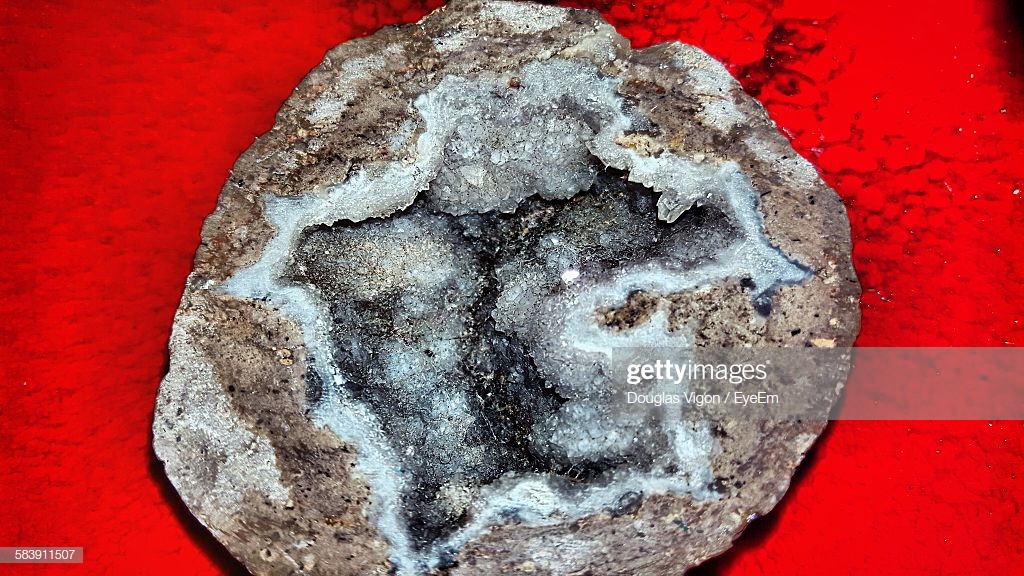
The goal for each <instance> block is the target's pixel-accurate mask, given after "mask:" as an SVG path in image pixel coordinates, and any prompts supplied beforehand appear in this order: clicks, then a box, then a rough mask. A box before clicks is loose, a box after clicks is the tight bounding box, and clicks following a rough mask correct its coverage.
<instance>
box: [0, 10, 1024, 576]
mask: <svg viewBox="0 0 1024 576" xmlns="http://www.w3.org/2000/svg"><path fill="white" fill-rule="evenodd" d="M576 4H577V5H584V4H585V5H588V6H592V7H597V8H599V9H601V11H602V12H603V13H604V14H605V15H606V17H608V18H609V20H610V21H611V22H612V23H613V24H615V25H616V26H617V27H618V28H619V29H620V30H621V31H622V32H623V33H624V34H625V35H627V36H628V37H630V38H631V40H632V41H633V42H634V45H635V46H646V45H649V44H652V43H656V42H660V41H669V40H680V41H684V42H690V43H693V44H696V45H698V46H701V47H703V48H704V49H705V50H707V51H708V52H710V53H711V54H712V55H714V56H715V57H717V58H719V59H721V60H722V61H723V62H725V63H726V65H727V67H728V68H729V70H730V71H731V72H732V73H733V74H734V75H735V76H736V77H737V78H739V80H740V81H741V82H742V83H743V84H744V86H745V87H746V89H747V90H749V91H750V92H751V93H752V94H755V95H756V96H757V97H758V98H759V99H760V100H761V101H762V102H764V103H765V105H766V107H767V108H768V110H769V112H770V114H771V116H772V118H773V119H775V120H776V122H777V123H778V124H779V127H780V129H781V130H782V131H783V132H784V133H785V134H786V135H787V136H789V138H790V139H791V140H792V142H793V145H794V147H795V148H796V149H797V151H799V152H800V153H801V154H803V155H804V156H805V157H807V158H809V159H810V160H811V161H812V162H813V163H814V164H815V165H817V166H818V167H819V168H820V170H821V173H822V176H823V178H824V179H825V180H826V181H827V182H829V184H830V185H832V186H833V187H834V188H835V189H836V190H837V192H839V194H840V195H841V196H842V197H843V199H844V201H845V202H846V205H847V206H848V208H849V213H850V219H851V224H852V229H853V236H854V242H855V246H854V256H855V264H856V266H857V269H858V272H859V274H860V278H861V282H862V284H863V286H864V289H865V293H864V297H863V300H862V307H863V311H864V323H863V330H862V334H861V337H860V339H859V341H858V343H859V344H860V345H866V346H890V345H902V346H907V345H915V346H950V345H956V346H1003V345H1011V346H1018V345H1021V344H1024V333H1022V330H1024V327H1022V326H1021V324H1020V322H1021V320H1022V318H1021V316H1022V312H1024V295H1022V291H1021V285H1022V284H1024V254H1022V250H1021V248H1022V241H1021V237H1020V234H1021V230H1022V229H1024V227H1022V224H1024V204H1022V203H1024V192H1020V190H1022V189H1024V156H1022V152H1021V150H1022V149H1024V99H1022V94H1024V81H1022V79H1021V73H1022V71H1024V66H1022V62H1024V58H1022V56H1024V45H1022V42H1021V36H1020V34H1019V31H1017V30H1016V29H1014V28H1013V25H1014V22H1016V20H1015V19H1014V18H1013V17H1012V14H1011V13H1010V12H1009V11H1008V9H1007V6H1005V5H1003V4H1000V3H998V2H993V1H982V0H975V1H966V2H963V1H959V0H942V1H938V2H933V3H929V4H927V5H924V4H915V3H886V2H882V1H881V0H866V1H864V2H854V3H850V2H838V1H836V0H828V1H817V2H810V1H790V0H771V1H767V0H766V1H749V2H728V3H714V2H710V1H704V2H671V3H654V2H635V3H629V2H616V1H602V2H590V3H587V2H577V3H576ZM437 5H439V3H438V2H432V3H431V4H430V5H429V6H424V5H423V4H422V3H420V2H413V1H411V0H398V1H395V2H391V3H388V4H384V3H379V2H364V3H359V4H358V5H351V6H350V5H343V4H342V3H330V2H312V3H306V4H295V3H288V4H286V3H271V4H270V5H266V6H256V5H252V4H251V3H241V2H228V1H224V2H212V3H204V4H202V5H199V6H197V5H194V4H186V3H176V2H171V3H166V4H159V5H155V4H154V5H146V6H126V5H114V4H107V5H104V4H102V3H101V4H95V5H90V6H82V5H79V6H73V5H70V6H55V5H47V4H40V3H34V2H14V3H6V4H5V5H3V6H2V7H0V47H2V51H0V54H2V56H0V58H2V64H3V66H2V68H0V70H2V72H0V74H2V75H3V82H0V104H2V110H3V117H2V120H0V122H2V124H0V125H2V126H3V133H4V138H3V141H2V142H0V154H2V156H0V160H2V162H0V171H2V174H3V176H4V178H3V182H4V184H5V189H4V192H3V195H2V197H0V203H2V204H0V208H2V210H0V218H2V228H0V246H2V247H3V248H2V250H3V256H4V258H3V261H4V265H3V267H0V290H2V292H0V294H2V295H3V301H2V304H0V345H2V347H0V350H2V351H0V354H2V358H0V360H2V362H0V378H2V380H0V454H2V457H0V501H2V502H3V506H4V509H3V514H4V515H3V517H2V518H3V520H2V521H0V546H7V545H32V546H44V545H45V546H63V545H67V546H85V564H83V565H82V566H79V567H77V568H73V569H74V570H76V571H78V572H83V573H136V572H140V571H142V572H147V573H160V572H168V573H182V574H216V573H227V572H231V571H236V570H238V569H239V567H238V565H237V563H235V562H234V561H233V560H231V558H230V556H228V555H227V554H226V553H225V552H224V551H223V549H222V548H220V546H219V545H218V544H217V543H216V542H215V541H213V540H212V538H210V537H209V536H208V535H207V534H206V533H205V531H204V529H203V528H202V527H201V526H199V524H198V522H196V521H195V520H194V519H192V518H191V517H190V516H189V515H188V513H187V511H186V510H185V508H184V506H183V505H182V504H181V503H180V502H179V501H178V500H177V498H176V497H175V495H174V492H173V489H171V488H170V486H169V485H168V483H167V482H166V480H164V479H163V476H162V473H161V471H160V467H159V464H158V463H156V462H155V461H154V458H153V456H152V452H151V449H150V447H149V446H150V440H151V437H150V432H149V426H150V420H151V418H152V403H153V399H154V397H155V392H156V387H157V384H158V382H159V379H160V377H161V376H162V374H163V372H164V371H165V370H166V343H167V338H168V337H169V331H170V325H171V321H172V316H173V311H174V308H175V307H176V305H177V300H178V297H179V296H180V291H181V288H182V286H183V282H184V278H185V276H186V275H187V273H188V270H189V267H190V260H191V257H192V253H193V251H194V250H195V247H196V245H197V243H198V232H199V227H200V224H201V222H202V219H203V218H204V217H205V215H206V214H208V213H209V212H210V211H211V210H212V208H213V206H214V203H215V200H216V196H217V193H218V192H219V189H220V186H221V184H222V183H223V180H224V179H225V178H226V177H227V174H228V169H229V167H230V166H231V165H232V163H233V162H234V159H235V158H236V157H237V155H238V154H239V153H240V152H241V151H242V150H244V149H245V148H246V147H247V146H248V145H249V144H250V143H251V142H252V139H253V138H254V137H255V136H257V135H258V134H260V133H262V132H263V131H265V130H267V129H269V128H270V126H271V123H272V121H273V114H274V112H275V111H276V110H277V108H278V107H279V105H280V103H281V102H282V101H283V100H284V98H285V97H287V95H288V94H289V92H290V90H291V88H292V87H293V86H295V85H296V84H297V83H298V81H299V80H300V79H301V78H302V76H303V75H304V74H305V73H306V72H307V71H308V70H309V68H310V67H312V66H313V65H314V64H315V63H317V62H318V61H319V60H320V58H321V57H322V56H323V54H324V52H325V51H326V50H327V49H328V48H330V47H331V46H333V45H335V44H337V43H338V42H341V41H343V40H345V39H348V38H352V37H355V36H360V35H365V34H367V33H370V32H372V31H373V30H374V29H376V28H377V27H379V26H380V25H383V24H393V23H401V22H412V21H414V20H416V19H417V18H419V17H420V16H421V15H423V14H424V13H425V12H426V11H427V10H428V9H429V8H430V7H436V6H437ZM1022 439H1024V426H1022V423H1021V422H838V423H834V424H833V425H831V426H830V427H829V430H828V432H827V433H826V435H825V436H824V437H823V438H822V439H821V440H820V441H819V443H818V445H817V446H816V448H815V449H814V451H813V452H812V453H811V455H810V456H809V458H808V462H807V464H806V466H804V467H803V468H802V469H801V471H800V473H799V474H798V476H797V478H796V479H795V481H794V485H793V488H792V489H791V491H790V493H789V494H788V495H787V496H786V497H785V499H784V500H783V502H782V504H780V506H779V507H778V508H777V509H776V511H775V512H773V513H772V514H771V515H770V516H768V517H767V518H763V519H761V520H758V521H756V522H755V523H754V524H753V525H752V527H751V529H750V531H749V532H748V533H747V534H746V535H745V536H744V537H743V538H742V539H741V540H740V542H739V545H738V546H737V547H736V548H735V549H733V550H732V551H730V552H728V553H726V554H725V555H724V556H723V557H721V558H719V559H716V560H714V561H712V562H711V563H709V565H708V566H706V567H702V568H701V569H700V570H699V572H700V573H703V574H716V573H724V574H819V573H822V572H825V573H851V574H866V573H883V574H897V573H899V574H937V573H943V574H1019V573H1020V571H1021V568H1020V566H1021V565H1022V563H1024V536H1022V535H1024V513H1022V505H1024V489H1022V487H1021V484H1020V483H1021V479H1020V478H1019V475H1020V474H1021V473H1022V468H1024V466H1022V462H1024V448H1022ZM66 570H68V567H60V566H49V567H47V566H35V567H19V568H14V567H10V566H7V567H0V573H22V572H25V573H32V574H37V573H57V572H60V573H64V572H65V571H66Z"/></svg>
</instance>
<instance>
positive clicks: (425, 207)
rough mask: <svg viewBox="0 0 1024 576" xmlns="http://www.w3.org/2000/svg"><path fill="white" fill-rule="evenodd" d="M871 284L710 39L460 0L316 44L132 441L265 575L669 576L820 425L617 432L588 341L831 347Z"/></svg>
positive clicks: (202, 254)
mask: <svg viewBox="0 0 1024 576" xmlns="http://www.w3.org/2000/svg"><path fill="white" fill-rule="evenodd" d="M859 291H860V289H859V286H858V284H857V282H856V278H855V276H854V273H853V269H852V265H851V263H850V241H849V229H848V223H847V220H846V215H845V211H844V209H843V206H842V204H841V202H840V201H839V199H838V198H837V197H836V195H835V194H834V192H832V191H831V190H830V189H829V188H828V187H827V186H826V185H825V184H824V183H822V182H821V180H820V179H819V178H818V177H817V175H816V173H815V171H814V169H813V167H811V166H810V165H809V164H808V163H807V162H806V161H805V160H803V159H802V158H800V157H799V156H798V155H797V154H796V153H795V152H793V150H792V149H791V147H790V146H789V144H788V143H787V142H786V140H785V138H784V137H782V135H780V134H779V133H778V132H777V131H776V130H775V128H774V125H773V124H772V123H771V121H770V120H769V119H768V118H767V116H766V115H765V113H764V111H763V109H762V108H761V107H760V105H758V104H757V102H756V101H754V100H753V99H751V98H749V97H748V96H746V95H745V94H743V92H742V90H741V89H740V87H739V85H738V84H737V83H736V82H735V81H733V80H732V78H731V77H729V75H728V74H727V73H726V71H725V70H724V69H723V68H722V67H721V66H720V65H719V64H718V63H717V62H715V61H714V60H712V59H711V58H709V57H708V56H707V55H705V54H704V53H703V52H701V51H700V50H698V49H696V48H693V47H690V46H684V45H680V44H670V45H659V46H654V47H651V48H648V49H645V50H641V51H631V50H630V49H629V46H628V42H626V41H625V40H624V39H623V38H621V37H620V36H619V35H617V34H616V33H615V31H614V30H613V29H612V28H611V27H610V26H608V25H607V24H606V23H604V22H603V21H602V20H601V19H600V17H599V16H598V15H597V14H596V13H593V12H587V11H571V10H563V9H558V8H553V7H546V6H539V5H530V4H524V3H506V2H457V3H452V4H451V5H449V6H448V7H446V8H444V9H442V10H439V11H438V12H435V13H434V14H432V15H430V16H429V17H427V18H426V19H424V20H423V21H421V22H420V23H418V24H416V25H413V26H407V27H402V28H389V29H385V30H382V31H380V32H378V33H377V34H375V35H374V36H371V37H369V38H364V39H360V40H357V41H353V42H349V43H346V44H343V45H341V46H339V47H337V48H335V49H334V50H332V51H331V52H330V53H329V54H328V55H327V56H326V58H325V59H324V62H323V63H322V64H321V65H320V66H318V67H317V68H316V69H315V70H313V72H311V73H310V75H309V76H308V77H307V78H306V79H305V80H304V81H303V82H302V84H301V85H300V86H299V87H298V88H297V89H296V91H295V93H294V94H293V96H292V97H291V98H290V99H289V100H288V102H287V103H286V104H285V106H284V107H283V108H282V110H281V112H280V113H279V116H278V121H277V123H276V124H275V126H274V128H273V129H272V130H271V131H270V132H269V133H267V134H265V135H264V136H262V137H261V138H259V139H258V140H257V141H256V143H255V144H254V145H253V146H252V147H251V148H250V149H249V150H248V151H247V152H246V153H245V154H244V155H243V156H242V157H241V158H240V159H239V161H238V163H237V164H236V166H235V168H234V170H233V173H232V175H231V177H230V179H229V181H228V182H227V183H226V185H225V187H224V190H223V191H222V194H221V198H220V202H219V205H218V208H217V210H216V212H214V214H213V215H211V216H210V218H209V219H208V220H207V222H206V225H205V227H204V230H203V244H202V246H201V247H200V249H199V252H198V254H197V256H196V261H195V268H194V271H193V274H192V275H191V276H190V279H189V283H188V286H187V287H186V291H185V294H184V296H183V298H182V303H181V307H180V309H179V311H178V315H177V317H176V321H175V327H174V333H173V336H172V341H171V366H170V370H169V373H168V375H167V377H166V379H165V380H164V382H163V384H162V385H161V389H160V394H159V397H158V400H157V408H156V418H155V423H154V446H155V449H156V452H157V454H158V456H159V457H160V459H161V460H162V461H163V462H164V464H165V468H166V471H167V474H168V476H169V477H170V479H171V481H172V482H173V483H174V485H175V487H176V488H177V489H178V491H179V493H180V494H181V496H182V498H183V499H184V501H185V502H186V504H187V505H188V506H189V508H190V509H191V510H192V512H193V513H194V514H195V515H196V516H197V518H199V519H200V521H202V522H203V523H204V524H205V525H206V526H207V527H208V528H209V529H210V530H211V531H212V532H213V533H214V534H215V535H216V536H217V538H218V539H220V540H221V541H222V542H223V543H224V544H225V545H226V546H227V547H228V549H229V550H231V551H232V553H233V554H235V555H236V556H237V557H238V558H240V559H241V560H242V561H243V562H244V563H245V564H246V565H247V566H248V567H249V568H250V570H252V571H253V572H254V573H259V574H387V573H401V574H417V573H450V574H495V573H534V574H575V573H588V571H589V573H593V574H665V573H671V572H672V571H675V572H679V571H681V570H683V569H685V568H687V567H690V566H694V565H696V564H698V563H700V562H701V561H703V560H705V559H707V558H709V557H711V556H714V555H716V554H718V553H720V552H721V551H723V550H724V549H726V548H728V546H729V545H730V543H731V542H732V541H733V539H735V538H736V537H737V536H738V535H739V533H741V532H742V530H743V528H744V526H745V525H746V524H747V523H749V522H750V521H751V520H752V519H753V518H756V517H757V516H759V515H763V514H765V513H767V512H768V511H769V510H770V509H771V508H772V507H773V506H774V505H775V503H777V502H778V499H779V498H781V497H782V495H783V494H784V492H785V491H786V489H787V487H788V485H789V480H790V477H791V476H792V473H793V471H794V469H795V467H796V466H797V464H798V463H799V461H800V459H801V458H802V456H803V454H804V453H805V452H806V451H807V449H808V448H809V447H810V445H811V444H812V443H813V441H814V439H815V438H816V437H817V435H818V434H819V433H820V432H821V430H822V428H823V426H824V423H823V422H809V421H803V422H799V421H790V422H785V421H782V422H770V421H754V422H696V423H685V424H684V423H679V422H676V423H665V424H664V425H663V426H659V427H649V426H646V427H634V428H629V427H623V425H622V423H621V422H619V421H617V420H616V419H615V418H613V417H612V412H613V411H614V405H613V404H612V403H610V401H608V399H607V398H606V397H605V396H604V395H603V392H602V391H603V390H607V389H608V388H609V384H610V382H609V376H607V374H609V373H610V365H609V362H610V351H611V350H612V349H614V348H616V347H627V346H628V347H639V346H662V347H688V346H743V345H752V346H760V347H780V346H781V347H803V346H813V345H827V346H840V347H842V346H848V345H850V344H852V342H853V339H854V337H855V335H856V333H857V329H858V325H859V312H858V309H857V301H858V296H859ZM828 399H829V400H834V397H829V398H828Z"/></svg>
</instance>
